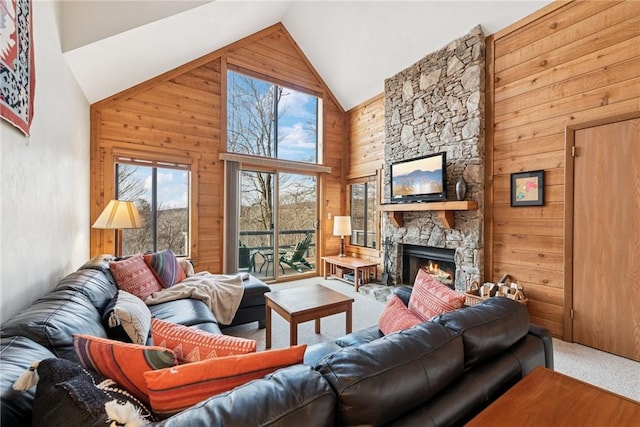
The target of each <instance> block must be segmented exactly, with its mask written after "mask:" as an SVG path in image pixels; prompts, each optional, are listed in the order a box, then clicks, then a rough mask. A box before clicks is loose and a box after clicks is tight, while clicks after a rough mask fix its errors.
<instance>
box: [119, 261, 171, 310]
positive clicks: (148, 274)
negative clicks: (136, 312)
mask: <svg viewBox="0 0 640 427" xmlns="http://www.w3.org/2000/svg"><path fill="white" fill-rule="evenodd" d="M109 268H110V269H111V273H112V274H113V278H114V279H116V283H117V284H118V287H119V288H120V289H122V290H123V291H126V292H129V293H130V294H133V295H135V296H137V297H138V298H140V299H141V300H144V299H145V298H147V297H148V296H149V295H151V294H152V293H154V292H156V291H161V290H162V289H163V288H162V285H161V284H160V282H158V279H156V276H155V275H154V274H153V272H152V271H151V268H149V266H148V265H147V263H146V262H144V258H143V257H142V254H137V255H133V256H132V257H129V258H126V259H123V260H120V261H111V262H110V263H109Z"/></svg>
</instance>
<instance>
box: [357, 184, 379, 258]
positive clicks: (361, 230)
mask: <svg viewBox="0 0 640 427" xmlns="http://www.w3.org/2000/svg"><path fill="white" fill-rule="evenodd" d="M376 187H377V186H376V183H375V181H369V182H362V183H354V184H351V230H352V231H351V244H352V245H354V246H364V247H365V248H372V249H375V248H376V240H377V236H378V227H377V225H376V210H375V207H376Z"/></svg>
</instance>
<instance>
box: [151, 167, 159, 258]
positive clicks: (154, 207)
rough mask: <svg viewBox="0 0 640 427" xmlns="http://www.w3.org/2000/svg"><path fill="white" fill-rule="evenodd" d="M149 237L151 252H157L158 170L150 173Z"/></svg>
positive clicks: (155, 169) (153, 169)
mask: <svg viewBox="0 0 640 427" xmlns="http://www.w3.org/2000/svg"><path fill="white" fill-rule="evenodd" d="M151 236H152V241H153V251H154V252H157V251H158V168H152V172H151Z"/></svg>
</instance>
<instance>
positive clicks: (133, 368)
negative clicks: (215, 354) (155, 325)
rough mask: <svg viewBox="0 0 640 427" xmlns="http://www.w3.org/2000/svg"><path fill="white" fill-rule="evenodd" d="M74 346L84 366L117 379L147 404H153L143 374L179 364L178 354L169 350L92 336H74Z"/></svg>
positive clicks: (116, 380)
mask: <svg viewBox="0 0 640 427" xmlns="http://www.w3.org/2000/svg"><path fill="white" fill-rule="evenodd" d="M73 346H74V348H75V350H76V356H77V357H78V360H79V361H80V364H81V365H82V366H84V367H85V368H86V369H90V370H92V371H95V372H98V373H100V374H101V375H103V376H105V377H107V378H110V379H112V380H114V381H115V382H117V383H118V384H120V385H121V386H122V387H124V388H126V389H127V390H128V391H129V392H130V393H131V394H133V395H134V396H135V397H137V398H138V399H140V400H142V401H143V402H145V403H149V397H148V395H147V384H146V383H145V381H144V377H143V373H144V372H146V371H149V370H153V369H162V368H168V367H170V366H174V365H176V363H177V360H176V356H175V354H173V352H172V351H171V350H169V349H167V348H163V347H152V346H144V345H138V344H129V343H124V342H121V341H113V340H109V339H106V338H99V337H94V336H91V335H80V334H73Z"/></svg>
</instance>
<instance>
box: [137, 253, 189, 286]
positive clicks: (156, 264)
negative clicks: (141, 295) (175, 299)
mask: <svg viewBox="0 0 640 427" xmlns="http://www.w3.org/2000/svg"><path fill="white" fill-rule="evenodd" d="M144 262H146V263H147V265H148V266H149V267H150V268H151V271H152V272H153V273H154V274H155V275H156V278H157V279H158V281H159V282H160V284H161V285H162V286H163V287H165V288H170V287H171V286H173V285H175V284H176V283H179V282H182V281H183V280H184V279H185V278H186V277H187V275H186V274H185V272H184V270H183V269H182V267H181V266H180V263H179V262H178V259H177V258H176V256H175V254H174V253H173V251H172V250H171V249H166V250H164V251H160V252H154V253H151V254H145V255H144Z"/></svg>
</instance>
